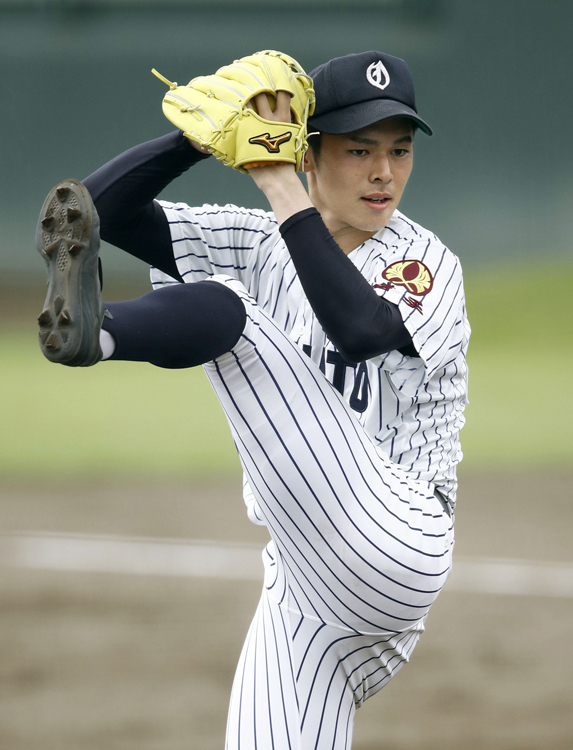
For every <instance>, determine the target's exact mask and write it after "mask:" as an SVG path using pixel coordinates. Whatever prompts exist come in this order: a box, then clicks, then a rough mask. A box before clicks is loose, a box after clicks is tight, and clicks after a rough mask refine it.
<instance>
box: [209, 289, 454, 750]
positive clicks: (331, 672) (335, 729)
mask: <svg viewBox="0 0 573 750" xmlns="http://www.w3.org/2000/svg"><path fill="white" fill-rule="evenodd" d="M212 280H213V281H214V282H217V283H223V284H225V285H228V286H230V287H231V288H232V289H233V290H234V291H235V293H236V294H237V295H238V296H239V297H240V298H241V300H242V301H243V303H244V305H245V308H246V311H247V323H246V326H245V329H244V331H243V335H242V337H241V338H240V340H239V341H238V343H237V344H236V345H235V347H234V348H233V349H232V350H231V351H230V352H229V353H227V354H225V355H223V356H222V357H219V358H218V359H217V360H215V361H214V362H211V363H208V364H207V365H205V371H206V373H207V376H208V377H209V380H210V381H211V384H212V386H213V388H214V390H215V392H216V394H217V396H218V398H219V400H220V402H221V404H222V406H223V409H224V410H225V413H226V416H227V419H228V421H229V425H230V427H231V431H232V434H233V438H234V440H235V443H236V445H237V449H238V452H239V457H240V459H241V463H242V465H243V468H244V471H245V474H246V476H247V478H248V481H249V484H250V487H251V489H252V491H253V494H254V496H255V498H256V502H257V513H259V514H260V515H262V516H263V517H264V519H265V522H266V525H267V527H268V529H269V532H270V535H271V539H272V541H271V542H270V543H269V545H268V546H267V548H266V550H265V553H264V555H263V560H264V565H265V581H264V586H263V593H262V596H261V600H260V603H259V606H258V608H257V612H256V614H255V617H254V619H253V622H252V624H251V627H250V629H249V633H248V635H247V639H246V642H245V645H244V647H243V651H242V654H241V658H240V661H239V665H238V668H237V672H236V675H235V680H234V684H233V690H232V696H231V704H230V709H229V717H228V724H227V741H226V748H227V750H254V749H255V748H257V749H258V750H271V749H276V750H287V748H288V750H311V749H312V750H327V748H328V750H348V749H349V748H350V746H351V742H352V730H353V723H354V713H355V709H356V707H358V706H360V705H361V704H362V702H363V701H364V700H365V699H366V698H368V697H370V696H371V695H373V694H374V693H375V692H377V691H378V690H379V689H380V688H381V687H383V686H384V685H385V684H386V683H387V682H388V681H389V680H390V679H391V677H392V676H393V675H394V674H395V673H396V672H397V670H398V669H399V668H400V667H401V666H402V664H403V663H404V662H405V661H407V660H408V658H409V655H410V653H411V651H412V649H413V648H414V646H415V644H416V642H417V640H418V638H419V636H420V633H421V632H422V631H423V629H424V621H425V618H426V616H427V613H428V610H429V608H430V606H431V604H432V602H433V601H434V600H435V599H436V597H437V596H438V593H439V591H440V589H441V588H442V586H443V584H444V582H445V580H446V578H447V577H448V575H449V572H450V567H451V553H452V547H453V528H452V522H451V519H450V518H449V516H448V515H447V514H446V513H445V512H444V510H443V508H442V506H441V504H440V503H439V501H438V500H437V499H436V497H435V496H434V494H433V489H432V488H431V487H430V486H429V485H428V484H427V483H426V484H424V483H422V482H420V483H419V482H416V481H413V480H411V479H409V478H408V477H407V476H406V475H405V473H404V472H403V471H402V470H401V469H400V467H397V466H396V465H394V464H392V463H391V462H390V461H389V460H388V459H386V458H385V457H384V456H383V455H380V454H379V453H378V452H377V451H376V449H375V447H374V445H373V443H372V442H371V440H370V439H369V438H368V436H367V435H366V434H365V433H364V431H363V429H362V427H361V425H360V423H359V422H358V420H357V419H356V418H355V416H354V414H353V413H352V411H351V409H350V407H349V406H348V405H347V404H346V403H345V402H344V401H343V399H342V398H341V396H340V394H339V393H338V392H337V391H336V390H335V389H334V388H333V387H332V386H331V385H330V383H328V382H327V380H326V379H325V377H324V375H323V374H322V373H321V372H320V370H319V369H318V368H317V367H316V366H315V365H314V364H313V363H312V362H311V361H310V360H309V358H308V357H307V356H306V355H305V354H304V353H303V352H302V351H301V350H300V349H299V348H298V347H297V346H296V345H295V344H294V343H293V342H292V341H291V340H290V339H289V338H288V337H287V336H286V335H285V333H284V332H283V331H281V330H280V329H279V328H278V327H277V325H276V324H275V323H274V321H273V320H272V319H271V318H270V317H269V316H268V315H266V313H264V311H263V310H261V309H260V308H259V307H258V305H257V304H256V302H255V300H254V299H253V298H252V297H250V296H249V295H248V293H247V292H246V290H245V289H244V287H243V286H242V285H241V284H240V282H238V281H237V280H235V279H231V278H229V277H225V276H214V277H212Z"/></svg>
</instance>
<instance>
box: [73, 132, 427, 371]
mask: <svg viewBox="0 0 573 750" xmlns="http://www.w3.org/2000/svg"><path fill="white" fill-rule="evenodd" d="M205 158H208V156H207V155H204V154H201V153H200V152H199V151H197V149H195V148H193V146H191V144H190V143H189V142H188V140H187V139H186V138H185V137H184V136H183V134H182V133H181V132H180V131H175V132H173V133H169V134H168V135H166V136H162V137H161V138H156V139H155V140H152V141H147V142H146V143H143V144H141V145H139V146H135V147H134V148H132V149H130V150H129V151H126V152H124V153H123V154H120V155H119V156H117V157H116V158H115V159H112V161H110V162H108V163H107V164H105V165H104V166H103V167H101V168H100V169H98V170H97V171H96V172H94V173H93V174H91V175H90V176H89V177H87V178H86V179H85V180H84V184H85V186H86V187H87V188H88V190H89V191H90V194H91V196H92V199H93V201H94V204H95V206H96V209H97V211H98V214H99V216H100V223H101V236H102V239H104V240H105V241H106V242H109V243H111V244H112V245H115V246H116V247H119V248H121V249H122V250H125V251H126V252H128V253H130V254H131V255H134V256H135V257H137V258H140V259H141V260H143V261H145V262H146V263H148V264H149V265H153V266H155V267H156V268H159V269H160V270H161V271H164V272H165V273H167V274H169V276H172V277H173V278H174V279H177V280H179V281H182V280H183V279H182V278H181V275H180V274H179V271H178V269H177V265H176V263H175V259H174V256H173V246H172V243H171V234H170V231H169V224H168V222H167V217H166V216H165V213H164V211H163V209H162V208H161V206H160V205H159V203H157V201H155V200H154V199H155V198H156V197H157V195H159V193H160V192H161V191H162V190H163V189H164V188H165V187H166V186H167V185H168V184H169V183H170V182H172V180H174V179H175V178H176V177H179V175H181V174H182V173H183V172H185V171H186V170H187V169H189V168H190V167H191V166H192V165H193V164H196V163H197V162H199V161H202V160H203V159H205ZM280 232H281V234H282V236H283V239H284V241H285V243H286V245H287V248H288V250H289V253H290V255H291V257H292V259H293V263H294V265H295V268H296V270H297V273H298V275H299V278H300V281H301V284H302V287H303V289H304V291H305V294H306V296H307V298H308V300H309V302H310V305H311V307H312V309H313V310H314V312H315V314H316V316H317V318H318V320H319V322H320V324H321V325H322V327H323V328H324V330H325V332H326V334H327V335H328V337H329V339H330V340H331V341H332V343H333V344H334V345H335V346H336V347H337V349H338V350H339V351H340V353H341V354H342V356H343V357H344V358H345V359H347V360H348V361H349V362H360V361H362V360H365V359H370V358H371V357H374V356H376V355H378V354H383V353H385V352H389V351H392V350H393V349H398V350H400V351H401V352H402V353H404V354H409V355H411V356H417V354H416V351H415V349H414V347H413V344H412V339H411V337H410V334H409V333H408V331H407V329H406V327H405V326H404V323H403V320H402V316H401V315H400V312H399V310H398V307H397V306H396V305H394V304H392V303H391V302H387V301H386V300H385V299H384V298H382V297H380V296H378V295H377V294H376V292H375V291H374V290H373V289H372V287H371V286H370V284H369V283H368V282H367V281H366V279H365V278H364V277H363V276H362V274H361V273H360V271H359V270H358V269H357V268H356V266H355V265H354V264H353V263H352V261H351V260H350V259H349V258H347V257H346V255H345V254H344V252H343V251H342V250H341V248H340V247H339V246H338V244H337V243H336V241H335V240H334V239H333V237H332V235H331V234H330V232H329V231H328V229H327V228H326V226H325V224H324V222H323V221H322V218H321V217H320V214H319V213H318V211H317V210H316V209H314V208H310V209H306V210H304V211H300V212H299V213H297V214H295V215H294V216H291V217H290V218H289V219H287V221H285V222H284V223H283V224H282V225H281V227H280Z"/></svg>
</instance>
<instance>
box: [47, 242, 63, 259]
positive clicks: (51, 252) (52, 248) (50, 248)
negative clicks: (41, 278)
mask: <svg viewBox="0 0 573 750" xmlns="http://www.w3.org/2000/svg"><path fill="white" fill-rule="evenodd" d="M59 247H60V240H56V241H55V242H52V244H51V245H47V246H46V247H45V248H44V255H47V256H48V258H52V256H53V255H54V253H55V252H56V250H57V249H58V248H59Z"/></svg>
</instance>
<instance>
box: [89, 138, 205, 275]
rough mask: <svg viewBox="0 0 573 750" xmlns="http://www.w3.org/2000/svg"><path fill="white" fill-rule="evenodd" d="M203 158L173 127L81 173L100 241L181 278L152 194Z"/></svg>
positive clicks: (202, 153)
mask: <svg viewBox="0 0 573 750" xmlns="http://www.w3.org/2000/svg"><path fill="white" fill-rule="evenodd" d="M207 156H208V154H205V153H204V152H202V151H201V150H200V147H199V146H197V147H195V144H192V143H191V142H190V141H189V140H188V139H187V138H185V136H184V135H183V133H182V132H181V131H180V130H177V131H175V132H173V133H169V134H168V135H164V136H161V137H160V138H155V139H154V140H152V141H147V142H146V143H142V144H141V145H139V146H135V147H134V148H131V149H129V151H125V152H124V153H123V154H120V155H119V156H117V157H116V158H115V159H112V160H111V161H109V162H108V163H107V164H104V166H103V167H100V169H98V170H97V171H96V172H94V173H93V174H91V175H90V176H89V177H86V179H85V180H83V183H84V185H85V186H86V187H87V189H88V190H89V192H90V195H91V197H92V200H93V202H94V204H95V207H96V209H97V212H98V214H99V217H100V224H101V227H100V232H101V237H102V239H103V240H105V241H106V242H109V243H111V244H112V245H115V246H116V247H119V248H120V249H122V250H125V251H126V252H128V253H130V254H131V255H134V256H135V257H136V258H139V259H140V260H143V261H144V262H145V263H148V264H149V265H152V266H155V267H156V268H159V269H160V270H161V271H164V272H165V273H166V274H168V275H169V276H172V277H173V278H174V279H177V280H178V281H182V280H183V279H182V278H181V275H180V273H179V271H178V269H177V265H176V263H175V258H174V255H173V246H172V243H171V233H170V231H169V224H168V221H167V217H166V216H165V212H164V211H163V209H162V208H161V206H160V205H159V203H157V201H156V200H155V198H156V197H157V196H158V195H159V193H160V192H161V191H162V190H163V189H164V188H165V187H166V186H167V185H169V183H170V182H172V181H173V180H174V179H175V178H176V177H179V175H181V174H183V172H185V171H187V170H188V169H189V168H190V167H191V166H193V164H196V163H197V162H198V161H202V160H203V159H205V158H206V157H207Z"/></svg>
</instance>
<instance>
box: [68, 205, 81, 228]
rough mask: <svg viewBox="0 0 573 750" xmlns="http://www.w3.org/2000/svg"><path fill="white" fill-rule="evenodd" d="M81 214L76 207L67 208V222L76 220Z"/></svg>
mask: <svg viewBox="0 0 573 750" xmlns="http://www.w3.org/2000/svg"><path fill="white" fill-rule="evenodd" d="M81 215H82V212H81V211H80V210H79V209H78V208H68V213H67V218H68V223H69V224H71V223H72V222H73V221H76V219H79V218H80V216H81Z"/></svg>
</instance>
